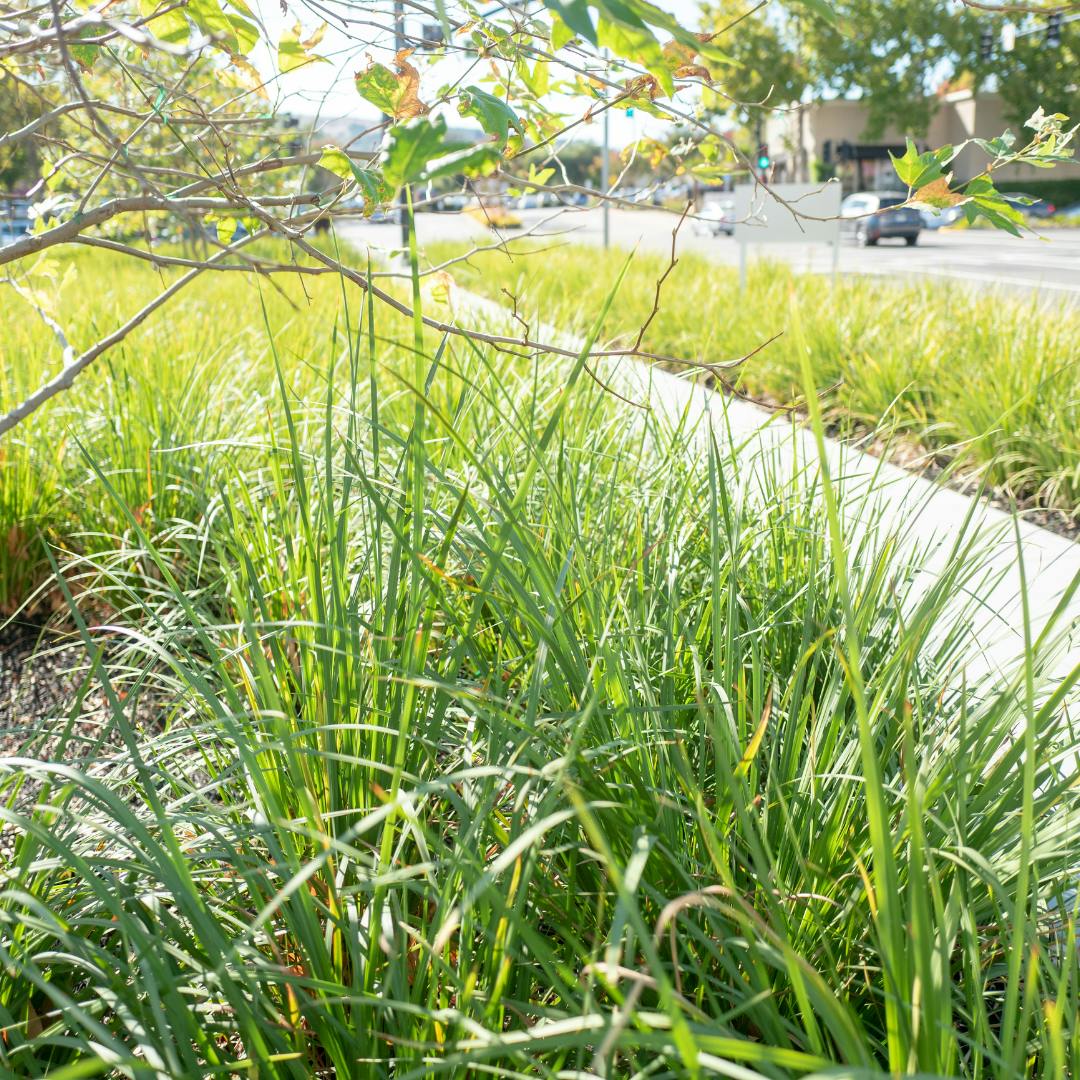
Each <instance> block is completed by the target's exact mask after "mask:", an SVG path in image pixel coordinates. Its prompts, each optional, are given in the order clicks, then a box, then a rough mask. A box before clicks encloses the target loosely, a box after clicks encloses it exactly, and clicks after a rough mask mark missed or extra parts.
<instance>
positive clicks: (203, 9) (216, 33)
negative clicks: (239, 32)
mask: <svg viewBox="0 0 1080 1080" xmlns="http://www.w3.org/2000/svg"><path fill="white" fill-rule="evenodd" d="M185 10H186V11H187V13H188V16H189V18H190V19H191V21H192V22H194V23H195V25H196V26H197V27H198V28H199V29H200V30H202V32H203V33H204V34H207V35H208V36H209V37H212V38H213V39H214V43H215V44H216V45H217V46H218V48H219V49H223V50H224V51H225V52H227V53H228V54H229V55H230V56H236V55H238V54H239V52H240V43H239V42H238V41H237V39H236V29H235V28H234V27H233V24H232V19H231V18H230V16H228V15H226V13H225V12H224V11H222V9H221V5H220V4H219V3H218V2H217V0H188V3H187V7H186V8H185Z"/></svg>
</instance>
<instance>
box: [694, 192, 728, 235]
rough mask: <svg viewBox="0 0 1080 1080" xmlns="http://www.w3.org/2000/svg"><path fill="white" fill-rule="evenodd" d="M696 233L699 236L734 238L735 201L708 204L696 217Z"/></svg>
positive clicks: (725, 200) (726, 200)
mask: <svg viewBox="0 0 1080 1080" xmlns="http://www.w3.org/2000/svg"><path fill="white" fill-rule="evenodd" d="M694 232H696V233H697V234H698V235H699V236H719V235H720V234H721V233H723V234H724V235H726V236H734V234H735V200H734V199H724V200H723V201H722V202H711V203H706V204H705V205H704V206H703V207H702V208H701V210H700V212H699V213H698V214H697V215H695V217H694Z"/></svg>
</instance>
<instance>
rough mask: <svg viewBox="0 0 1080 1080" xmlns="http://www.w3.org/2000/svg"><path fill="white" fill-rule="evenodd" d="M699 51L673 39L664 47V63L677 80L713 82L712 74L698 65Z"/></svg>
mask: <svg viewBox="0 0 1080 1080" xmlns="http://www.w3.org/2000/svg"><path fill="white" fill-rule="evenodd" d="M697 55H698V54H697V50H696V49H695V48H694V46H693V45H687V44H686V43H685V42H682V41H677V40H676V39H675V38H672V39H671V41H669V42H668V43H667V44H666V45H665V46H664V61H665V63H666V64H667V65H668V68H669V70H670V71H671V74H672V76H673V77H674V78H676V79H704V80H705V81H706V82H712V74H711V73H710V71H709V69H708V68H707V67H704V66H703V65H702V64H699V63H697V62H696V61H697Z"/></svg>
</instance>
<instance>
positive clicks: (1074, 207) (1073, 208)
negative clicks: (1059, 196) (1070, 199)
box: [1055, 202, 1080, 218]
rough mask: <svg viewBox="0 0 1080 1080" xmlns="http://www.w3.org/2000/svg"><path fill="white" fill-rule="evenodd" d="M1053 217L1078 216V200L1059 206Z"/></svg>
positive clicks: (1079, 208)
mask: <svg viewBox="0 0 1080 1080" xmlns="http://www.w3.org/2000/svg"><path fill="white" fill-rule="evenodd" d="M1055 217H1066V218H1080V202H1075V203H1072V204H1070V205H1069V206H1062V207H1059V208H1058V211H1057V213H1056V215H1055Z"/></svg>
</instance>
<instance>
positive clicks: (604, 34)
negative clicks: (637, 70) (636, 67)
mask: <svg viewBox="0 0 1080 1080" xmlns="http://www.w3.org/2000/svg"><path fill="white" fill-rule="evenodd" d="M598 37H599V41H600V44H601V45H602V46H604V48H607V49H610V50H611V51H612V52H613V53H614V54H615V55H616V56H621V57H623V59H625V60H632V61H634V62H635V63H638V64H641V65H642V66H643V67H644V68H645V69H646V70H647V71H648V72H649V74H650V75H651V76H652V78H653V81H654V82H655V83H656V86H657V93H655V94H652V95H651V97H653V98H654V99H655V98H656V97H658V96H659V94H660V93H661V92H662V93H663V94H665V95H667V96H668V97H670V96H671V95H672V94H673V93H675V80H674V79H673V78H672V77H671V67H670V65H669V64H668V61H667V59H666V58H665V56H664V51H663V49H661V48H660V42H658V41H657V40H656V36H655V35H654V34H653V33H652V32H651V31H650V30H649V28H648V27H646V26H640V27H639V26H629V25H627V24H626V23H623V22H616V21H614V20H612V19H601V20H600V23H599V32H598Z"/></svg>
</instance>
